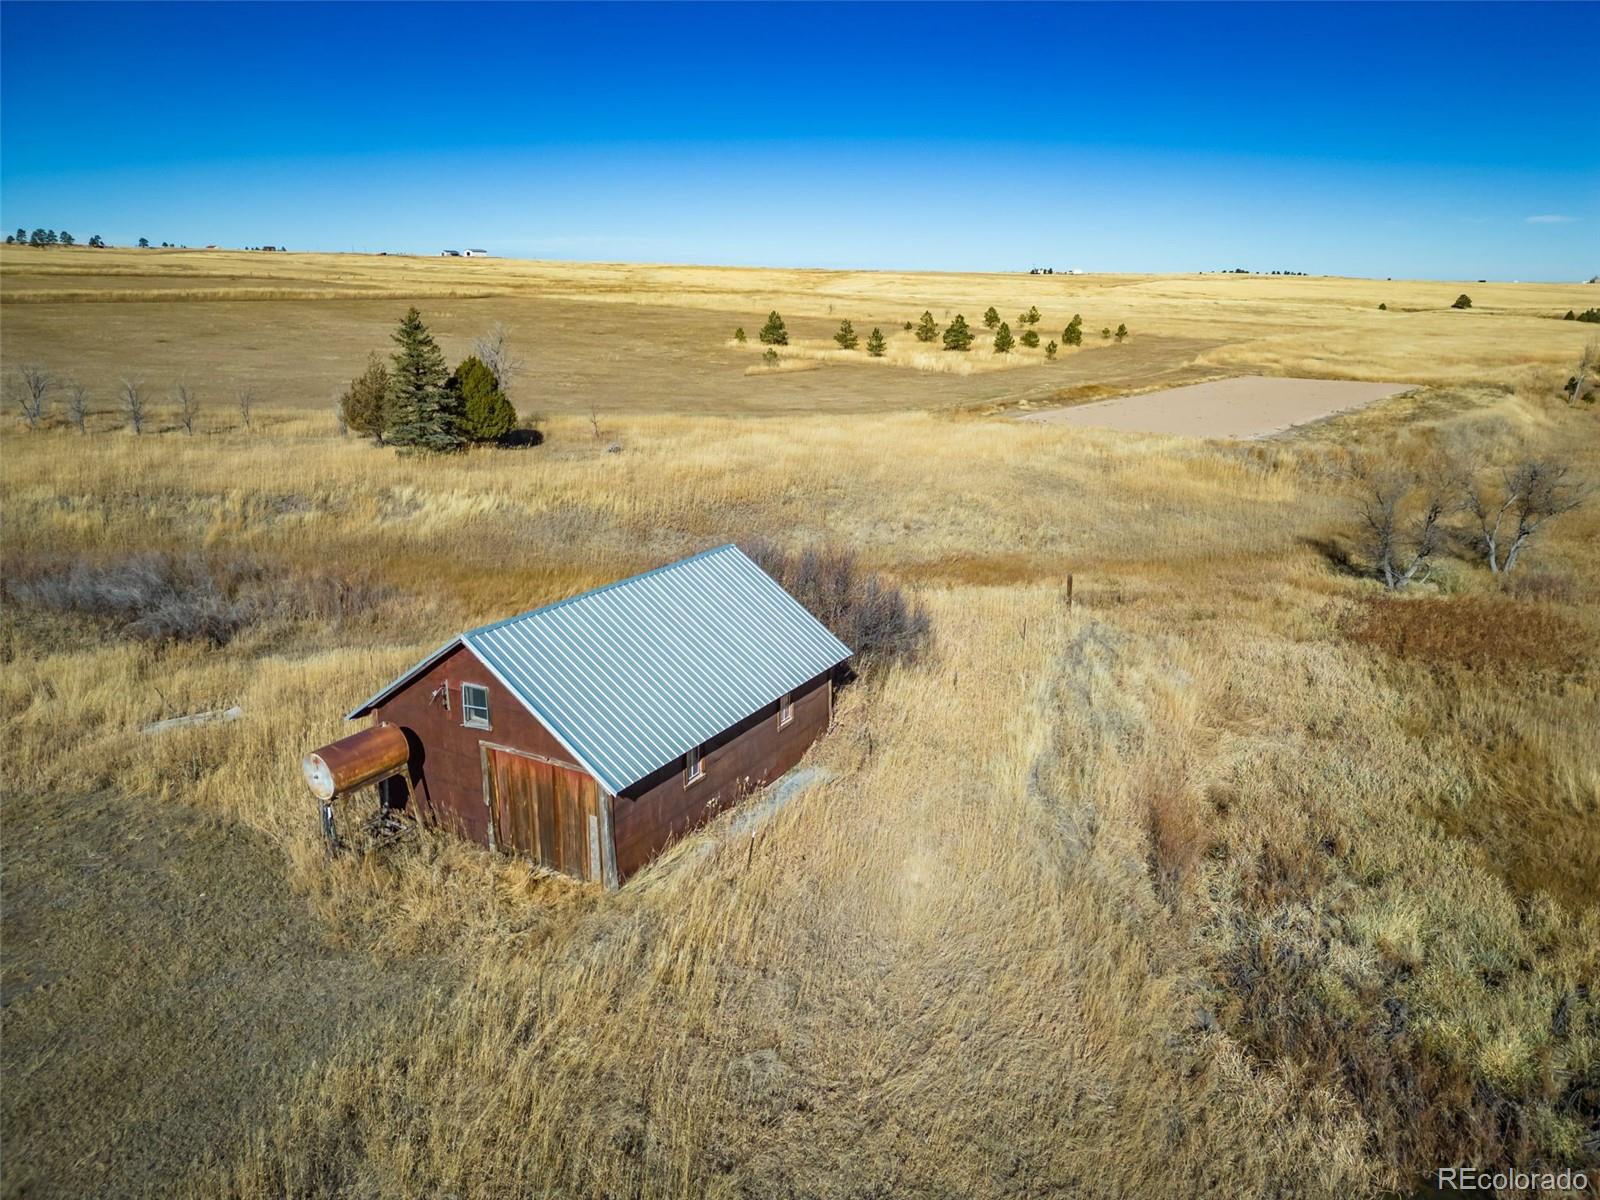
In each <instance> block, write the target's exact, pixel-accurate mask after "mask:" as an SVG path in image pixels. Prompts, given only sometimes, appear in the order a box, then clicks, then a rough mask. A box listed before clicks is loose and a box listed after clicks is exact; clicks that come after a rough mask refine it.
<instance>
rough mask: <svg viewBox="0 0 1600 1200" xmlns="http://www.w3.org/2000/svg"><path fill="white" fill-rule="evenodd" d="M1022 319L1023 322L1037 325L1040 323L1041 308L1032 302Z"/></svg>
mask: <svg viewBox="0 0 1600 1200" xmlns="http://www.w3.org/2000/svg"><path fill="white" fill-rule="evenodd" d="M1022 320H1023V322H1024V323H1025V324H1028V325H1037V324H1038V323H1039V308H1038V306H1037V305H1032V304H1030V305H1029V306H1028V311H1027V312H1025V313H1023V314H1022Z"/></svg>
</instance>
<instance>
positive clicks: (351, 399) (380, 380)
mask: <svg viewBox="0 0 1600 1200" xmlns="http://www.w3.org/2000/svg"><path fill="white" fill-rule="evenodd" d="M339 416H340V418H341V419H342V420H343V421H344V425H345V428H347V429H353V430H355V431H356V432H357V433H364V434H366V435H367V436H368V437H370V438H371V439H372V440H373V441H375V442H377V443H378V445H380V446H381V445H383V435H384V434H385V433H386V432H388V429H389V369H388V368H387V367H385V366H384V365H383V359H381V358H379V357H378V355H377V354H372V355H371V356H369V357H368V359H367V369H366V370H365V371H363V372H361V374H359V375H357V376H356V377H355V378H354V379H352V380H351V381H350V386H349V387H348V388H346V389H345V393H344V395H343V396H340V397H339Z"/></svg>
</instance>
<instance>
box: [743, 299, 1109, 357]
mask: <svg viewBox="0 0 1600 1200" xmlns="http://www.w3.org/2000/svg"><path fill="white" fill-rule="evenodd" d="M1041 319H1042V318H1041V316H1040V314H1039V310H1038V308H1037V307H1031V308H1029V309H1028V311H1027V312H1025V313H1022V314H1021V315H1020V316H1018V317H1017V324H1018V325H1020V326H1021V327H1022V333H1021V334H1020V335H1013V334H1012V332H1011V326H1010V325H1009V324H1008V323H1007V322H1005V321H1002V320H1001V319H1000V314H999V312H997V311H996V310H995V308H994V306H993V305H991V306H990V307H989V311H988V312H986V313H984V314H983V323H984V326H985V327H986V328H988V329H991V330H993V331H994V350H995V353H996V354H1009V353H1011V351H1012V350H1014V349H1015V348H1016V347H1017V345H1018V344H1019V343H1020V344H1021V345H1023V346H1026V347H1028V348H1029V349H1030V350H1032V349H1037V348H1038V345H1039V331H1038V330H1037V329H1036V328H1034V327H1035V326H1036V325H1038V324H1039V322H1040V320H1041ZM905 328H906V331H907V332H908V333H915V334H916V336H917V341H919V342H942V343H943V345H944V348H945V349H946V350H970V349H972V343H973V342H974V340H976V336H977V335H976V334H975V333H974V332H973V330H972V327H971V326H970V325H968V324H967V319H966V317H964V316H962V315H961V314H960V313H957V314H956V316H955V320H953V321H951V322H950V324H949V325H948V326H946V327H945V329H944V330H943V332H941V331H940V329H939V323H938V322H937V321H935V320H934V319H933V313H932V312H924V313H923V314H922V320H921V321H919V322H917V323H916V324H915V325H913V324H912V323H911V322H910V321H907V322H906V324H905ZM757 336H758V337H759V338H760V339H761V341H762V343H763V344H764V345H768V346H787V345H788V344H789V331H788V329H787V327H786V326H785V325H784V323H783V318H782V317H781V316H779V315H778V313H777V312H776V310H774V311H773V312H771V313H769V314H768V315H767V323H766V324H765V325H763V326H762V327H761V329H760V331H759V332H758V334H757ZM1127 336H1128V327H1127V325H1125V324H1119V325H1118V326H1117V328H1116V330H1115V331H1114V332H1113V330H1112V329H1111V327H1110V326H1109V325H1107V326H1106V327H1105V328H1103V329H1102V330H1101V331H1100V337H1101V340H1103V341H1110V340H1111V339H1113V338H1115V339H1116V340H1117V341H1118V342H1121V341H1123V340H1124V339H1126V338H1127ZM733 338H734V340H735V341H737V342H741V343H742V342H744V341H746V340H747V338H746V335H745V332H744V327H743V326H740V327H739V328H738V329H735V330H734V331H733ZM833 340H834V341H835V342H837V343H838V344H839V348H840V349H841V350H854V349H856V348H857V347H858V346H860V344H861V339H860V338H859V337H857V336H856V330H855V326H854V325H852V324H851V323H850V321H849V320H848V319H847V320H844V321H841V322H839V332H838V333H836V334H834V335H833ZM1061 341H1062V343H1063V344H1064V345H1068V346H1081V345H1083V317H1082V315H1081V314H1078V313H1074V314H1073V316H1072V320H1071V321H1069V322H1068V323H1067V327H1066V328H1065V329H1063V330H1062V331H1061ZM885 345H886V343H885V341H884V337H883V331H882V330H881V329H879V328H877V327H876V326H874V327H873V330H872V332H871V333H870V334H868V335H867V353H868V354H870V355H871V356H872V357H873V358H882V357H883V352H884V349H885ZM1058 349H1059V347H1058V346H1057V345H1056V343H1055V342H1054V341H1053V340H1052V341H1050V342H1048V343H1046V344H1045V348H1044V356H1045V358H1047V359H1054V358H1055V356H1056V351H1057V350H1058Z"/></svg>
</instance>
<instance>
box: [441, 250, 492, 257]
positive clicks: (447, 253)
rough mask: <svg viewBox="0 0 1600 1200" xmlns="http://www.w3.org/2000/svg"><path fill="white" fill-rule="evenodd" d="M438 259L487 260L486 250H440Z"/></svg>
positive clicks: (487, 253)
mask: <svg viewBox="0 0 1600 1200" xmlns="http://www.w3.org/2000/svg"><path fill="white" fill-rule="evenodd" d="M439 257H440V258H488V257H489V252H488V251H487V250H441V251H439Z"/></svg>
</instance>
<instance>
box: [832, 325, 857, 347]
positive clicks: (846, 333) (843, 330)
mask: <svg viewBox="0 0 1600 1200" xmlns="http://www.w3.org/2000/svg"><path fill="white" fill-rule="evenodd" d="M833 340H834V341H836V342H838V343H839V349H841V350H854V349H855V348H856V346H857V345H859V344H860V342H861V339H860V338H858V337H856V330H855V326H854V325H852V324H850V322H849V321H840V322H839V332H838V333H836V334H834V335H833Z"/></svg>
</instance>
